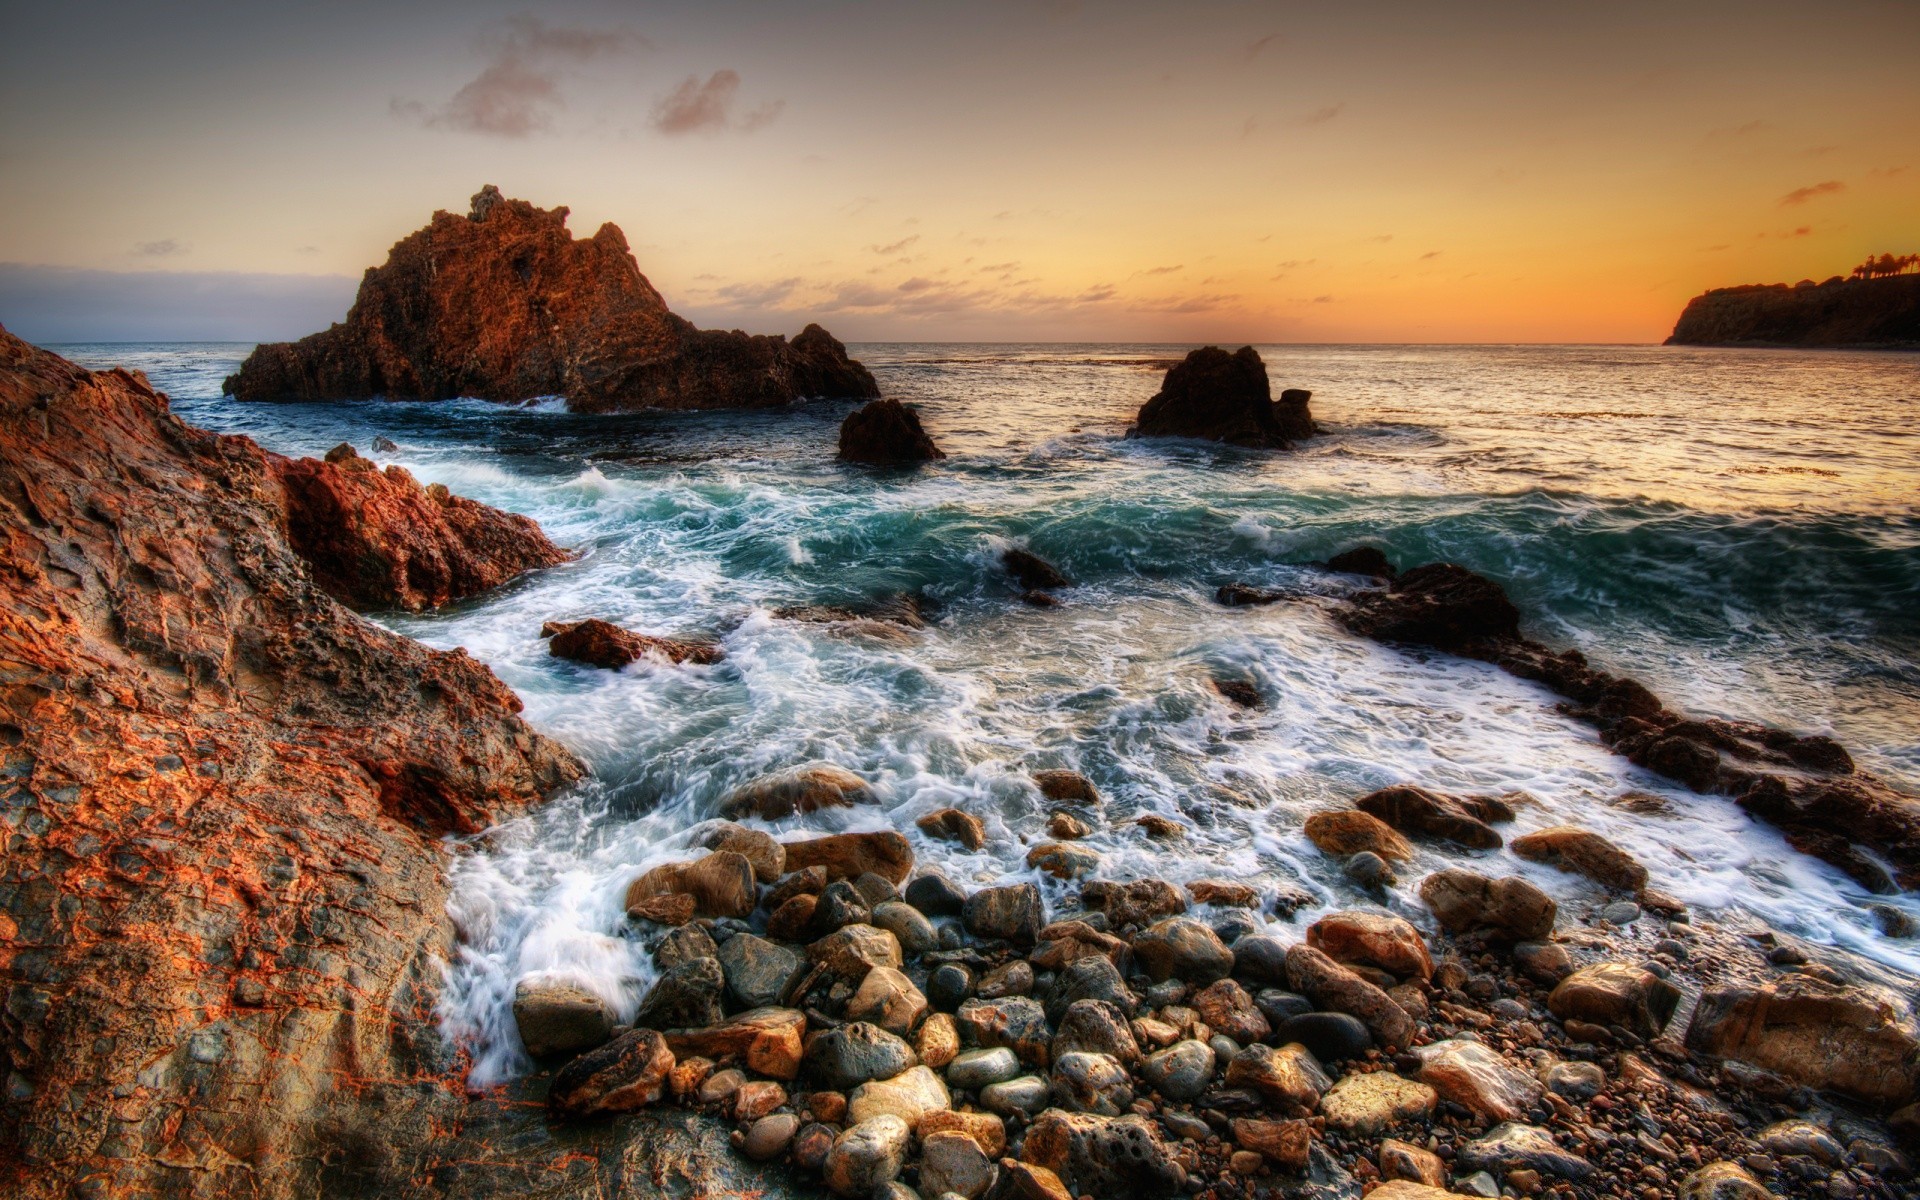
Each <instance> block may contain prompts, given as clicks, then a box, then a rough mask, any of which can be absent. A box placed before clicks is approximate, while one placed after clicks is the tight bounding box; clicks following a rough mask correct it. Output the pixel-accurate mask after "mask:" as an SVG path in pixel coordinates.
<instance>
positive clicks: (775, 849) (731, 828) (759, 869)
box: [696, 821, 826, 907]
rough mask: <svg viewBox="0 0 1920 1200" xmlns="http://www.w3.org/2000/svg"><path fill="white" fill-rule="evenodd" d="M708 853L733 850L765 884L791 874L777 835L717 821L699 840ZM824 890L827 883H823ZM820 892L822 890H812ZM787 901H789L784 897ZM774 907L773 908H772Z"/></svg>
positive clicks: (756, 877) (822, 881)
mask: <svg viewBox="0 0 1920 1200" xmlns="http://www.w3.org/2000/svg"><path fill="white" fill-rule="evenodd" d="M696 840H697V843H698V844H699V845H700V846H701V847H702V848H703V849H706V850H715V851H719V850H731V851H732V852H733V853H735V854H739V855H742V856H743V857H745V858H746V860H747V862H749V863H750V864H752V866H753V877H754V878H755V879H756V880H758V881H759V882H761V883H773V882H774V881H775V880H777V879H779V878H780V877H781V876H782V875H784V874H786V871H787V852H786V850H785V849H784V848H783V847H782V846H781V845H780V843H779V842H776V841H774V840H773V835H772V834H770V833H767V832H766V831H764V830H760V829H748V828H747V827H746V826H744V825H736V824H734V823H733V822H732V821H716V822H714V824H713V827H712V828H710V829H708V830H707V831H706V832H705V833H703V834H700V835H699V836H698V838H697V839H696ZM821 886H822V887H824V886H826V881H825V880H824V879H823V880H821ZM812 890H813V891H816V892H817V891H819V890H820V889H819V888H814V889H812ZM782 898H783V899H784V898H785V897H782ZM769 907H771V906H769Z"/></svg>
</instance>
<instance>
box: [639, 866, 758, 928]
mask: <svg viewBox="0 0 1920 1200" xmlns="http://www.w3.org/2000/svg"><path fill="white" fill-rule="evenodd" d="M682 893H684V894H686V895H690V896H692V897H693V898H694V907H695V912H697V913H698V914H699V915H700V916H703V917H745V916H748V915H749V914H751V913H752V912H753V910H754V906H755V905H756V904H757V903H758V902H759V899H760V892H759V889H758V888H756V887H755V886H754V876H753V863H751V862H750V861H748V859H747V857H746V855H744V854H737V853H735V852H733V851H731V850H721V851H716V852H714V853H712V854H708V855H706V856H705V857H703V858H700V859H696V860H695V861H693V862H681V863H667V864H665V865H664V866H658V867H655V868H653V869H652V870H650V871H648V872H647V873H646V874H644V875H642V876H640V878H638V879H636V880H634V881H633V882H632V883H631V884H629V885H628V886H627V908H628V909H629V910H631V909H634V908H636V907H639V906H641V905H642V904H643V903H644V902H645V901H646V900H647V899H648V898H649V897H653V896H671V895H677V894H682Z"/></svg>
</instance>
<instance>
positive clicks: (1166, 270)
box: [1134, 263, 1187, 275]
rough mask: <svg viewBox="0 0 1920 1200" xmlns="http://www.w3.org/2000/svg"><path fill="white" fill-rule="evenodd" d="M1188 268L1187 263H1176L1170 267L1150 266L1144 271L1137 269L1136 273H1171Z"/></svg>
mask: <svg viewBox="0 0 1920 1200" xmlns="http://www.w3.org/2000/svg"><path fill="white" fill-rule="evenodd" d="M1186 269H1187V264H1185V263H1175V264H1173V265H1172V266H1170V267H1148V268H1147V269H1146V270H1144V271H1135V272H1134V274H1135V275H1171V274H1173V273H1174V272H1175V271H1184V270H1186Z"/></svg>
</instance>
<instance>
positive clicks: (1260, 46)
mask: <svg viewBox="0 0 1920 1200" xmlns="http://www.w3.org/2000/svg"><path fill="white" fill-rule="evenodd" d="M1284 41H1286V39H1285V38H1283V37H1281V36H1280V35H1279V34H1277V33H1270V34H1268V35H1267V36H1265V37H1263V38H1258V39H1256V40H1254V41H1252V42H1249V43H1247V61H1248V62H1252V61H1253V60H1254V59H1256V58H1259V57H1260V52H1261V51H1262V50H1265V49H1267V48H1268V47H1269V46H1278V45H1280V44H1281V43H1282V42H1284Z"/></svg>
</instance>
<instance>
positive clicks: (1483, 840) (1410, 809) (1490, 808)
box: [1354, 784, 1513, 852]
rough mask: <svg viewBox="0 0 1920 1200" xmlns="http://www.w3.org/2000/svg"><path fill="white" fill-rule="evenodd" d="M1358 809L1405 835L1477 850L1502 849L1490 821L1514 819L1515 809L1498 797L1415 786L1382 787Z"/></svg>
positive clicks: (1363, 799)
mask: <svg viewBox="0 0 1920 1200" xmlns="http://www.w3.org/2000/svg"><path fill="white" fill-rule="evenodd" d="M1354 807H1356V808H1358V809H1359V810H1360V811H1361V812H1364V813H1367V814H1369V815H1371V816H1375V817H1378V818H1380V820H1382V821H1384V822H1386V823H1387V824H1388V825H1391V826H1393V827H1394V828H1395V829H1397V830H1400V831H1401V832H1402V833H1410V834H1413V835H1414V836H1416V837H1428V838H1440V839H1443V840H1446V841H1451V842H1458V843H1459V844H1460V845H1462V846H1466V847H1469V848H1471V849H1474V850H1498V849H1499V848H1500V835H1499V834H1498V833H1496V832H1495V831H1494V829H1493V827H1492V826H1491V825H1489V824H1487V822H1489V821H1511V820H1513V809H1512V807H1510V806H1509V805H1508V804H1507V803H1506V802H1505V801H1503V800H1500V799H1497V798H1495V797H1492V796H1443V795H1441V794H1440V793H1438V792H1430V791H1428V790H1427V789H1426V788H1422V787H1414V786H1413V785H1411V784H1401V785H1399V786H1397V787H1390V788H1381V789H1380V790H1379V791H1377V792H1372V793H1370V794H1368V795H1365V796H1362V797H1360V799H1358V800H1356V801H1354ZM1368 849H1373V847H1368ZM1376 852H1377V851H1376Z"/></svg>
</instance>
